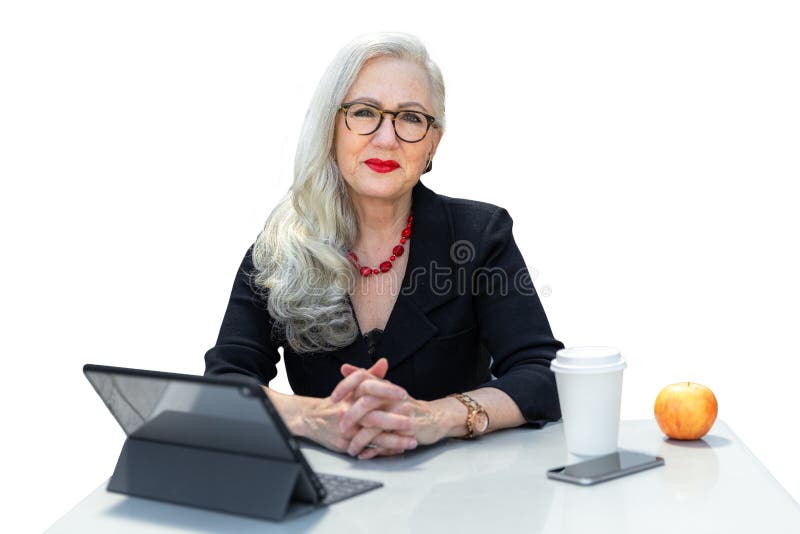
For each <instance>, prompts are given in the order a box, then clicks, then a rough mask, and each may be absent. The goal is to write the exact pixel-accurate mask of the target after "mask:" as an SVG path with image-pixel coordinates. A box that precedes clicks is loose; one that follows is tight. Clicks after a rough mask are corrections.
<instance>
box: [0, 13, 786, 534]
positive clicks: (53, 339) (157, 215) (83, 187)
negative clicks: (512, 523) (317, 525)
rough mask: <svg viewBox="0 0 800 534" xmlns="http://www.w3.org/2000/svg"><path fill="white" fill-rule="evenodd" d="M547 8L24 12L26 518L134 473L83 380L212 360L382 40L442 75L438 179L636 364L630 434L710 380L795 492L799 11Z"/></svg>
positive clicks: (11, 441)
mask: <svg viewBox="0 0 800 534" xmlns="http://www.w3.org/2000/svg"><path fill="white" fill-rule="evenodd" d="M520 4H521V3H520ZM526 4H528V7H526V8H525V10H522V9H520V8H519V7H517V6H516V5H515V4H507V3H505V2H498V1H493V2H491V3H489V5H487V4H484V3H481V4H473V5H470V4H468V3H462V4H460V7H459V8H458V9H457V10H456V9H454V8H452V7H447V8H445V7H439V6H437V5H436V3H434V2H430V1H424V2H415V1H406V2H402V3H385V2H360V3H359V2H352V1H344V2H331V3H329V4H328V5H327V6H311V5H309V4H307V3H300V2H297V3H292V4H291V7H289V6H288V5H287V6H282V7H275V6H274V5H270V4H269V3H267V2H250V3H245V2H198V1H191V2H189V1H187V2H176V1H165V0H159V1H157V2H149V1H139V2H128V3H115V2H107V1H102V2H100V1H98V2H85V1H71V2H4V3H3V4H2V7H0V77H1V78H0V80H1V82H0V176H1V177H2V196H1V197H0V228H2V244H1V245H0V247H2V251H3V260H2V263H1V264H0V265H1V267H0V268H2V276H1V277H0V284H2V286H0V289H1V290H2V293H0V295H1V298H0V300H1V301H2V304H1V305H2V323H1V324H2V327H0V328H2V334H0V335H1V336H2V339H0V347H2V371H3V373H2V377H3V382H2V388H0V395H2V399H0V400H1V401H2V402H1V403H0V405H1V406H2V410H3V412H2V414H3V425H2V427H3V436H4V437H3V442H2V445H0V446H1V447H2V455H1V456H0V457H2V462H3V464H2V473H3V484H2V492H3V495H2V502H3V503H4V507H3V508H4V526H5V525H8V524H9V523H8V522H9V521H10V522H11V523H12V524H16V525H17V526H16V527H15V528H14V531H15V532H23V531H31V532H38V531H42V530H43V529H45V528H47V526H49V525H50V524H52V523H53V522H54V521H55V520H56V519H58V518H59V517H60V516H61V515H63V514H64V513H66V512H67V511H68V510H69V509H70V508H71V507H72V506H73V505H75V504H76V503H77V502H79V500H80V499H81V498H82V497H83V496H84V495H86V494H88V493H89V492H90V491H92V490H93V489H94V488H96V487H97V486H98V485H99V484H100V483H101V482H102V481H103V480H104V479H105V478H106V477H107V476H109V474H110V473H111V471H112V469H113V466H114V462H115V460H116V455H117V454H118V452H119V448H120V446H121V445H122V441H123V437H124V436H123V433H122V431H121V430H120V429H119V427H118V426H117V425H116V423H115V422H114V420H113V419H112V418H111V416H110V415H109V413H108V412H107V411H106V409H105V407H104V406H103V404H102V403H101V401H100V400H99V398H98V397H97V396H96V394H95V393H94V391H93V390H92V388H91V387H90V385H89V383H88V382H87V381H86V380H85V378H84V377H83V375H82V373H81V366H82V365H83V364H84V363H87V362H93V363H103V364H111V365H121V366H128V367H138V368H146V369H159V370H168V371H177V372H184V373H195V374H200V373H202V372H203V354H204V353H205V351H206V350H207V349H208V348H210V347H211V346H212V345H213V344H214V341H215V339H216V334H217V331H218V328H219V324H220V321H221V319H222V315H223V313H224V310H225V306H226V304H227V299H228V295H229V291H230V287H231V284H232V282H233V278H234V275H235V272H236V269H237V267H238V265H239V262H240V260H241V257H242V255H243V254H244V252H245V250H246V248H247V246H248V245H249V244H250V243H251V242H252V241H253V239H254V238H255V237H256V235H257V233H258V231H259V230H260V228H261V226H262V224H263V222H264V219H265V218H266V216H267V214H268V213H269V211H270V210H271V208H272V207H273V206H274V205H275V203H276V201H277V200H278V198H279V197H280V196H281V195H282V194H283V192H284V191H285V190H286V189H287V187H288V186H289V183H290V171H291V165H292V159H293V154H294V146H295V142H296V136H297V131H298V130H299V127H300V123H301V121H302V119H303V116H304V114H305V110H306V107H307V105H308V102H309V99H310V96H311V93H312V91H313V89H314V87H315V85H316V83H317V80H318V79H319V76H320V75H321V74H322V71H323V69H324V67H325V66H326V65H327V63H328V62H329V61H330V60H331V59H332V57H333V55H334V53H335V51H336V50H337V49H338V48H339V47H340V46H341V45H342V44H344V43H345V42H346V41H347V40H349V39H350V38H352V37H354V36H355V35H357V34H360V33H364V32H367V31H373V30H404V31H410V32H413V33H415V34H417V35H418V36H420V37H421V38H422V39H423V40H424V41H425V42H426V43H427V44H428V47H429V50H430V52H431V54H432V56H433V57H434V58H435V59H436V60H437V61H438V63H439V64H440V66H441V68H442V71H443V73H444V76H445V81H446V83H447V90H448V102H447V109H448V128H449V129H448V131H447V133H446V134H445V137H444V140H443V142H442V145H441V147H440V150H439V153H438V154H437V157H436V161H435V169H434V171H433V172H432V173H430V174H428V175H426V176H425V180H424V181H425V183H426V184H427V185H428V186H429V187H431V188H432V189H434V190H435V191H437V192H439V193H443V194H447V195H449V196H456V197H467V198H473V199H480V200H484V201H487V202H492V203H495V204H499V205H502V206H504V207H506V208H507V209H508V210H509V211H510V213H511V214H512V216H513V217H514V220H515V236H516V239H517V241H518V243H519V245H520V248H521V249H522V251H523V254H524V255H525V257H526V260H527V262H528V265H529V268H530V269H532V270H535V271H536V273H537V277H536V279H535V282H534V283H535V285H536V287H537V288H538V289H539V291H540V294H541V295H542V302H543V303H544V306H545V309H546V311H547V313H548V316H549V318H550V322H551V325H552V327H553V330H554V333H555V335H556V337H558V338H559V339H561V340H562V341H564V342H565V343H566V344H567V345H580V344H612V345H617V346H619V347H620V348H621V349H622V351H623V355H624V356H625V357H626V358H627V360H628V363H629V367H628V369H627V371H626V374H625V385H624V393H623V405H622V416H623V418H625V419H629V418H650V417H652V410H653V401H654V399H655V396H656V394H657V393H658V391H659V390H660V389H661V387H663V386H664V385H666V384H670V383H673V382H677V381H683V380H692V381H696V382H700V383H704V384H707V385H708V386H710V387H711V388H712V389H713V391H714V392H715V393H716V395H717V398H718V400H719V406H720V408H719V417H720V419H722V420H724V421H726V422H727V423H728V424H729V425H730V426H731V428H732V429H733V430H734V431H735V432H736V433H737V434H738V435H739V436H740V437H741V438H742V440H743V441H744V442H745V443H746V444H747V446H748V447H749V448H750V449H751V450H752V451H753V452H754V453H755V455H756V456H757V457H758V458H759V459H760V460H761V461H762V462H763V463H764V465H765V466H766V467H767V468H768V469H769V470H770V471H771V472H772V473H773V475H774V476H775V477H776V478H777V479H778V481H779V482H780V483H781V484H783V485H784V486H785V487H786V489H787V490H788V491H789V492H790V493H791V494H792V495H793V496H794V498H795V499H796V500H797V499H800V469H798V468H799V467H800V463H799V462H798V459H797V455H796V441H795V439H794V437H795V436H796V433H795V428H794V426H795V424H794V421H795V419H796V417H797V414H796V408H797V397H796V390H797V387H798V383H797V376H796V375H797V372H798V370H799V369H800V366H798V363H797V359H798V356H800V350H798V339H797V325H798V315H799V314H798V302H800V283H798V279H797V273H798V269H800V261H798V253H797V230H798V228H799V227H800V224H799V223H800V215H798V210H797V198H798V197H797V194H796V188H795V185H796V183H797V182H798V179H799V178H800V172H799V171H800V157H798V156H799V155H798V146H800V145H799V142H800V131H799V130H798V125H799V124H800V98H798V95H800V72H799V69H798V65H800V57H799V56H800V52H799V51H800V32H798V31H797V29H798V27H800V17H799V16H798V9H797V7H796V4H794V3H793V2H771V1H763V0H762V1H758V2H755V1H754V2H713V3H712V2H704V1H697V0H693V1H690V2H684V1H671V2H661V3H658V4H655V3H650V2H638V1H631V2H620V1H606V2H586V3H575V2H540V3H533V4H532V5H531V3H526ZM548 291H551V294H550V295H549V296H545V294H546V293H547V292H548ZM281 373H283V370H281ZM277 384H278V388H279V389H283V390H286V389H287V385H286V382H285V380H284V379H283V376H281V379H280V380H279V381H278V382H277ZM531 476H543V475H542V474H541V473H531Z"/></svg>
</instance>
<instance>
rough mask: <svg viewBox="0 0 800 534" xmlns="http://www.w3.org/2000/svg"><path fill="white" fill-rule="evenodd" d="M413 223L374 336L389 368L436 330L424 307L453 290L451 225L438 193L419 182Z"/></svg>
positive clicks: (433, 305) (440, 300)
mask: <svg viewBox="0 0 800 534" xmlns="http://www.w3.org/2000/svg"><path fill="white" fill-rule="evenodd" d="M411 209H412V212H413V215H414V227H413V233H412V234H411V240H412V243H411V247H410V248H409V257H408V265H407V266H406V272H405V275H404V276H403V286H402V288H401V290H400V294H399V295H398V296H397V301H396V302H395V306H394V308H393V309H392V313H391V315H390V316H389V322H388V323H387V324H386V329H385V330H384V333H383V335H382V336H381V338H380V341H379V342H378V346H377V351H378V354H379V355H381V356H385V357H386V358H387V359H388V360H389V369H391V368H393V367H396V366H397V365H398V364H400V363H401V362H402V361H403V360H405V359H406V358H408V357H409V356H411V355H412V354H414V352H415V351H416V350H417V349H419V348H420V347H421V346H422V345H424V344H425V343H426V342H427V341H428V340H429V339H430V338H431V337H433V336H435V335H436V334H437V333H438V328H437V327H436V325H434V324H433V323H431V322H430V320H429V319H428V317H427V316H426V313H427V312H429V311H430V310H432V309H434V308H436V307H438V306H440V305H442V304H444V303H445V302H447V301H449V300H452V299H453V298H455V297H456V296H457V288H456V287H455V284H454V283H453V282H454V280H453V273H454V270H453V262H452V260H451V257H450V248H451V246H452V245H453V228H452V224H451V221H450V217H449V213H448V212H447V209H446V207H445V205H444V202H442V199H441V198H439V195H437V194H436V193H434V192H433V191H431V190H430V189H428V188H427V187H425V185H423V183H422V182H421V181H420V182H417V185H415V186H414V190H413V192H412V206H411Z"/></svg>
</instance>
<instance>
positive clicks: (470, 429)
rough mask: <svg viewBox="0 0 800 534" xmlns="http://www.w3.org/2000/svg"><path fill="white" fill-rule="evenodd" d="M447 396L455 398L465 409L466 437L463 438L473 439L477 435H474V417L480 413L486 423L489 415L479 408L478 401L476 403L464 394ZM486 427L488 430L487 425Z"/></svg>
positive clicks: (481, 407)
mask: <svg viewBox="0 0 800 534" xmlns="http://www.w3.org/2000/svg"><path fill="white" fill-rule="evenodd" d="M448 396H449V397H455V398H456V399H458V401H459V402H461V404H463V405H464V406H466V407H467V421H466V425H465V426H466V427H467V435H466V436H465V438H467V439H472V438H474V437H475V436H476V435H477V434H476V433H475V417H476V416H477V415H478V414H479V413H482V414H483V415H484V416H485V417H486V420H487V423H488V420H489V414H487V413H486V410H484V408H483V406H481V405H480V403H478V401H476V400H475V399H473V398H472V397H470V396H469V395H465V394H464V393H453V394H451V395H448ZM486 427H487V428H488V424H487V426H486Z"/></svg>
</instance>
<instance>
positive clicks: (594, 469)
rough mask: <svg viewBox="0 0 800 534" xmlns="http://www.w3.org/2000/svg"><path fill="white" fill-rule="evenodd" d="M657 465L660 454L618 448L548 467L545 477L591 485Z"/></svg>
mask: <svg viewBox="0 0 800 534" xmlns="http://www.w3.org/2000/svg"><path fill="white" fill-rule="evenodd" d="M659 465H664V459H663V458H661V457H660V456H651V455H649V454H644V453H641V452H634V451H628V450H625V449H620V450H618V451H617V452H615V453H612V454H607V455H605V456H598V457H597V458H592V459H591V460H586V461H583V462H579V463H577V464H571V465H565V466H562V467H556V468H555V469H550V470H549V471H548V472H547V478H552V479H555V480H563V481H565V482H572V483H573V484H580V485H581V486H591V485H592V484H597V483H598V482H605V481H606V480H612V479H615V478H619V477H624V476H625V475H630V474H631V473H637V472H639V471H644V470H645V469H650V468H652V467H657V466H659Z"/></svg>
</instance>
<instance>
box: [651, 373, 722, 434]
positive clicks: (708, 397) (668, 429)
mask: <svg viewBox="0 0 800 534" xmlns="http://www.w3.org/2000/svg"><path fill="white" fill-rule="evenodd" d="M654 411H655V414H656V421H657V422H658V426H659V427H661V430H662V432H664V434H666V435H667V436H669V437H671V438H674V439H700V438H702V437H703V436H705V435H706V433H707V432H708V431H709V430H711V425H713V424H714V421H715V420H716V419H717V398H716V397H715V396H714V393H712V392H711V390H710V389H708V388H707V387H706V386H703V385H701V384H695V383H693V382H679V383H678V384H671V385H669V386H667V387H665V388H664V389H662V390H661V392H660V393H659V394H658V397H656V405H655V408H654Z"/></svg>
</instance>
